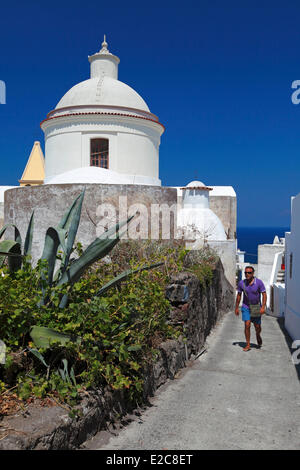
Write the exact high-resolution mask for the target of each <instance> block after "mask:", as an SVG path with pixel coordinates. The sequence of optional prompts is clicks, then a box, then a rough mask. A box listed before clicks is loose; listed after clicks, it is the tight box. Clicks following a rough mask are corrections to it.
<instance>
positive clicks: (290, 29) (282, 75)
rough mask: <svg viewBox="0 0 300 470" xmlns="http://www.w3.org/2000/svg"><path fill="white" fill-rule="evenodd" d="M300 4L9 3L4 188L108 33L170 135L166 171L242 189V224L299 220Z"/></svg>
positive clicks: (3, 40)
mask: <svg viewBox="0 0 300 470" xmlns="http://www.w3.org/2000/svg"><path fill="white" fill-rule="evenodd" d="M299 18H300V3H299V2H298V1H286V2H279V1H264V0H261V1H253V0H252V1H248V0H246V1H240V2H236V1H231V0H228V1H226V2H225V1H220V0H215V1H212V0H205V1H199V2H192V1H190V0H187V1H185V2H182V1H180V2H179V1H169V0H168V1H164V0H162V1H160V2H158V1H157V0H153V1H151V2H147V3H146V2H141V1H127V2H124V1H119V0H115V1H114V2H107V1H106V2H105V1H103V2H95V1H90V0H86V1H85V2H82V1H77V0H73V1H64V0H61V1H60V2H58V1H56V0H53V1H52V2H48V3H45V2H43V3H42V2H37V1H27V2H21V1H14V2H11V3H8V2H7V4H6V5H5V4H3V3H2V4H1V19H0V47H1V56H0V57H1V60H0V80H3V81H5V83H6V88H7V103H6V104H5V105H0V129H1V130H0V157H1V172H0V185H17V184H18V179H20V178H21V175H22V172H23V169H24V166H25V164H26V161H27V158H28V156H29V153H30V150H31V148H32V145H33V142H34V141H35V140H40V141H41V144H42V148H43V149H44V137H43V132H42V131H41V129H40V122H41V121H42V119H44V118H45V117H46V114H47V113H48V112H49V111H50V110H52V109H53V108H54V107H55V106H56V104H57V102H58V101H59V100H60V98H61V97H62V96H63V95H64V93H65V92H66V91H67V90H68V89H69V88H71V87H72V86H73V85H74V84H76V83H78V82H80V81H82V80H85V79H87V78H89V62H88V59H87V56H88V55H91V54H93V53H95V52H97V51H98V50H99V49H100V47H101V42H102V41H103V34H106V35H107V41H108V44H109V49H110V51H111V52H112V53H114V54H116V55H117V56H119V57H120V59H121V62H120V66H119V79H120V80H121V81H123V82H125V83H127V84H128V85H130V86H131V87H133V88H134V89H135V90H136V91H137V92H138V93H140V94H141V96H142V97H143V98H144V100H145V101H146V103H147V104H148V106H149V108H150V110H151V112H153V113H154V114H156V115H158V116H159V119H160V121H161V122H162V123H163V124H164V125H165V127H166V131H165V133H164V134H163V136H162V140H161V146H160V178H161V180H162V183H163V185H165V186H182V185H185V184H187V183H188V182H189V181H191V180H193V179H195V178H197V179H200V180H201V181H204V182H205V183H206V184H207V185H231V186H233V187H234V189H235V191H236V193H237V202H238V225H239V226H245V225H249V226H289V223H290V198H291V196H293V195H296V194H298V193H299V192H300V177H299V176H300V158H299V155H300V132H299V130H300V104H299V105H297V106H296V105H294V104H293V103H292V101H291V95H292V92H293V90H292V88H291V84H292V82H293V81H294V80H298V79H299V80H300V54H299V51H300V28H299Z"/></svg>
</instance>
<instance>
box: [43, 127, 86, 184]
mask: <svg viewBox="0 0 300 470" xmlns="http://www.w3.org/2000/svg"><path fill="white" fill-rule="evenodd" d="M45 154H46V156H47V157H46V158H45V182H46V181H47V179H48V178H50V177H52V176H55V175H59V174H60V173H64V172H66V171H70V170H72V169H73V168H80V167H82V166H83V165H82V149H81V133H80V132H69V133H63V134H56V135H51V136H50V137H48V138H47V139H46V140H45Z"/></svg>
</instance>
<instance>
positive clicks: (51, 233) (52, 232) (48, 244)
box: [41, 227, 66, 286]
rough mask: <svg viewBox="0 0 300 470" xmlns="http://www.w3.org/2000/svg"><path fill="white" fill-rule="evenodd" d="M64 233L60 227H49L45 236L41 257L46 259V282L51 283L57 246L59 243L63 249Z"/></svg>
mask: <svg viewBox="0 0 300 470" xmlns="http://www.w3.org/2000/svg"><path fill="white" fill-rule="evenodd" d="M65 234H66V231H65V230H64V229H60V228H54V227H49V228H48V230H47V232H46V236H45V243H44V249H43V254H42V257H41V259H45V260H47V261H48V279H47V281H48V284H49V286H51V285H52V281H53V272H54V267H55V263H56V255H57V250H58V247H59V246H60V245H61V246H62V248H63V250H64V249H65Z"/></svg>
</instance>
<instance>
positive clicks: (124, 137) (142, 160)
mask: <svg viewBox="0 0 300 470" xmlns="http://www.w3.org/2000/svg"><path fill="white" fill-rule="evenodd" d="M118 148H119V158H118V167H117V170H116V171H119V172H120V173H129V174H132V175H134V174H137V175H146V176H151V177H153V178H158V149H157V146H156V145H155V144H154V142H153V140H152V139H150V138H149V137H148V136H145V135H139V134H136V135H135V134H129V133H123V132H122V133H119V134H118Z"/></svg>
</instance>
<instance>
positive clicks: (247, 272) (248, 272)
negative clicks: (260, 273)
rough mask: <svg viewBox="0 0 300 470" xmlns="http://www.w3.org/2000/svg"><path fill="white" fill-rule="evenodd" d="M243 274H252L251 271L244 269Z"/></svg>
mask: <svg viewBox="0 0 300 470" xmlns="http://www.w3.org/2000/svg"><path fill="white" fill-rule="evenodd" d="M245 274H253V271H245Z"/></svg>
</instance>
